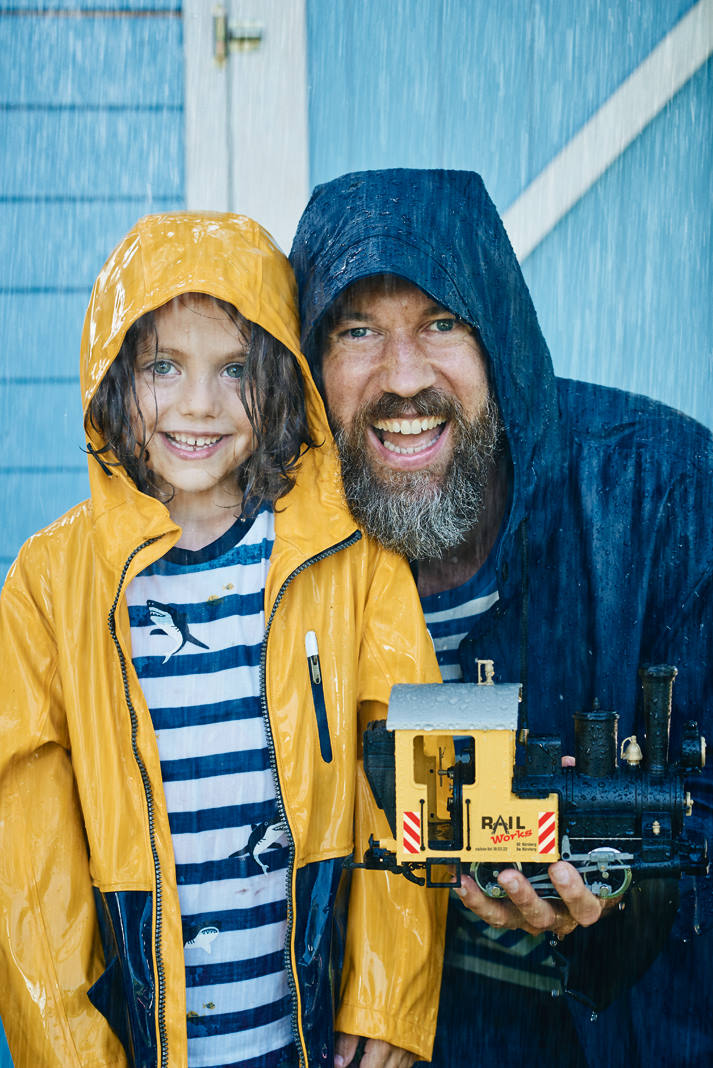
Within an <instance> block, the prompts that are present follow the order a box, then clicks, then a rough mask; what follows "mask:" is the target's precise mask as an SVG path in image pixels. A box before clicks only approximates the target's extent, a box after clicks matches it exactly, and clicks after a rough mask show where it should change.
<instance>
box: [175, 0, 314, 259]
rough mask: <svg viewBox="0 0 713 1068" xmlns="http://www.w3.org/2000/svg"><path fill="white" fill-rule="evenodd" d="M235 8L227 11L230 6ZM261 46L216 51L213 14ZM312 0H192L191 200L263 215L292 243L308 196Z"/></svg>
mask: <svg viewBox="0 0 713 1068" xmlns="http://www.w3.org/2000/svg"><path fill="white" fill-rule="evenodd" d="M226 9H227V11H226ZM221 13H226V14H227V18H228V26H229V29H230V31H231V32H232V33H233V34H236V35H238V34H241V30H242V36H245V37H250V36H253V37H255V38H257V37H260V39H259V41H258V43H257V45H256V47H252V46H250V44H249V43H248V45H247V47H240V46H239V45H238V46H237V47H236V46H235V45H234V46H233V47H232V48H229V49H228V51H227V55H226V59H225V61H224V62H223V63H219V62H217V61H216V59H215V58H214V24H215V23H214V19H215V17H216V15H220V14H221ZM305 20H306V15H305V0H229V3H228V4H226V5H225V7H221V6H220V5H219V6H216V7H213V6H212V5H211V4H210V3H208V2H207V0H184V2H183V40H184V57H185V72H186V81H185V85H186V89H185V94H186V95H185V114H186V204H187V206H188V208H190V209H203V208H205V209H210V210H214V211H235V212H239V213H240V214H243V215H249V216H251V217H252V218H254V219H257V221H258V222H260V223H262V225H263V226H265V227H266V228H267V229H268V230H269V231H270V233H271V234H272V235H273V237H274V238H275V240H276V241H277V243H278V244H279V245H280V247H281V248H282V249H284V250H285V251H286V252H288V251H289V248H290V244H291V241H292V237H293V235H294V232H295V228H296V226H297V221H298V219H299V217H300V215H301V214H302V211H303V209H304V207H305V205H306V203H307V200H308V197H309V141H308V129H307V58H306V49H307V45H306V21H305Z"/></svg>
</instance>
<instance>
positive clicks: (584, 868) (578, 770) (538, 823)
mask: <svg viewBox="0 0 713 1068" xmlns="http://www.w3.org/2000/svg"><path fill="white" fill-rule="evenodd" d="M676 673H677V672H676V669H675V668H673V667H669V666H666V665H659V666H655V667H647V668H642V669H641V671H640V672H639V674H640V676H641V680H642V684H643V689H644V694H643V705H644V723H645V734H646V739H645V744H644V750H643V751H642V747H641V746H640V745H639V743H638V742H637V740H636V737H635V736H632V737H630V738H627V739H625V741H624V742H623V743H622V745H621V764H620V763H618V760H617V757H618V745H617V720H618V715H617V713H616V712H610V711H603V710H601V709H599V708H598V707H596V704H595V708H594V709H593V710H592V711H591V712H576V713H575V715H574V726H575V753H574V756H575V766H574V767H562V751H561V741H560V739H559V738H557V737H550V736H534V735H530V736H529V737H527V738H522V737H521V739H520V741H521V742H523V743H524V744H517V742H516V738H517V736H518V711H519V701H520V692H519V691H520V687H519V686H518V685H517V684H507V683H501V684H498V685H495V684H494V683H493V665H492V662H491V661H478V678H479V680H480V681H479V683H478V684H466V683H462V684H458V685H447V686H444V685H440V686H439V685H433V686H431V685H423V686H395V687H394V688H393V690H392V693H391V699H390V702H389V711H388V717H387V720H386V723H384V722H383V721H382V722H377V723H371V724H369V726H368V728H367V730H366V732H365V734H364V765H365V770H366V774H367V778H368V780H369V784H370V786H371V788H372V791H373V793H374V796H375V798H376V800H377V803H378V804H379V807H380V808H382V809H383V811H384V813H385V815H386V817H387V819H388V822H389V825H390V828H391V832H392V834H393V838H392V839H388V840H386V839H384V840H382V841H375V840H374V839H373V837H372V838H371V839H370V848H369V849H368V851H367V852H366V854H365V856H364V862H363V864H359V865H358V866H359V867H362V866H363V867H367V868H383V869H386V870H390V871H395V872H401V873H403V874H404V875H405V876H406V877H407V878H409V879H411V880H412V881H414V882H418V883H424V882H425V883H426V885H428V886H444V885H450V884H451V878H450V876H451V874H453V875H455V877H456V884H459V882H460V875H461V871H462V870H463V871H468V870H471V873H472V875H473V877H474V879H475V880H476V882H477V884H478V885H479V886H480V888H481V889H482V890H483V891H484V892H485V893H486V894H488V895H489V896H491V897H502V896H504V895H505V892H504V891H503V890H502V889H501V887H500V885H499V884H498V882H497V876H498V873H499V872H500V871H501V870H502V869H503V868H507V867H517V868H520V869H521V870H522V871H523V873H524V874H525V875H526V876H527V877H528V879H529V880H530V882H531V883H532V885H533V887H534V888H535V889H536V891H537V893H538V894H540V895H541V896H543V897H548V896H549V897H555V896H557V895H556V891H555V889H554V887H553V886H552V884H551V883H550V881H549V878H548V875H547V868H548V865H550V864H551V863H553V862H554V861H556V860H560V859H562V860H567V861H569V863H570V864H572V865H574V867H575V868H577V869H578V871H579V872H580V874H581V876H582V878H583V880H584V882H585V883H586V885H587V886H588V888H589V889H590V890H591V891H592V893H594V894H595V895H597V896H598V897H601V898H604V897H610V896H615V895H619V894H623V893H624V892H625V891H626V890H627V889H628V887H629V886H630V884H631V882H632V879H634V878H636V879H641V878H645V877H652V876H656V877H659V878H677V877H679V876H680V875H681V874H705V872H706V871H707V846H706V842H705V840H704V839H703V838H702V837H701V838H700V839H699V838H696V836H695V835H694V834H693V833H690V832H689V833H687V832H686V829H685V827H684V823H685V817H686V816H687V815H690V814H691V809H692V804H693V803H692V800H691V797H690V794H689V793H688V792H687V790H686V788H685V784H684V779H685V777H686V776H688V775H690V774H692V773H695V772H697V771H699V770H700V769H701V768H702V767H703V765H704V763H705V740H704V738H703V737H702V736H701V735H700V733H699V731H698V727H697V724H695V723H693V722H691V723H688V724H686V726H685V728H684V731H683V738H682V746H681V753H680V755H679V758H678V760H677V761H675V762H672V763H670V762H669V758H668V747H669V731H670V722H671V700H672V689H673V680H674V678H675V676H676ZM443 865H446V866H447V868H448V869H449V870H448V871H447V872H446V873H444V872H443V867H442V866H443ZM439 868H440V873H439V871H438V869H439ZM419 872H422V873H423V874H422V875H421V874H418V873H419ZM439 874H440V875H441V878H439Z"/></svg>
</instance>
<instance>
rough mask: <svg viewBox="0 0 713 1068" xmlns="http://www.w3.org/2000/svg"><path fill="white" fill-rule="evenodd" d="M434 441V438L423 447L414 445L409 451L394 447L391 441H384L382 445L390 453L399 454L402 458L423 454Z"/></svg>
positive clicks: (398, 446) (397, 446)
mask: <svg viewBox="0 0 713 1068" xmlns="http://www.w3.org/2000/svg"><path fill="white" fill-rule="evenodd" d="M434 441H435V438H433V439H432V440H431V441H426V442H424V444H423V445H412V446H410V447H409V448H408V449H404V448H402V447H401V446H400V445H392V444H391V442H390V441H382V443H381V444H382V445H383V446H384V448H385V449H388V450H389V452H398V453H400V454H401V455H402V456H413V454H414V453H416V452H423V450H424V449H427V448H429V446H431V445H432V444H433V442H434Z"/></svg>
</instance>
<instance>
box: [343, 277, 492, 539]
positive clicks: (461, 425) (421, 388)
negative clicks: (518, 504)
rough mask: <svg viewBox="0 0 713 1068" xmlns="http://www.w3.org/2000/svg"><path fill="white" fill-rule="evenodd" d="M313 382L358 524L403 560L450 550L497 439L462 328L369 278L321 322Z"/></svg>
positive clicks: (468, 520)
mask: <svg viewBox="0 0 713 1068" xmlns="http://www.w3.org/2000/svg"><path fill="white" fill-rule="evenodd" d="M322 377H323V382H324V390H325V394H326V400H327V407H328V410H329V414H330V419H331V421H332V425H333V428H334V431H335V437H336V439H337V444H338V446H339V450H340V456H341V459H342V469H343V479H344V486H345V492H346V494H347V500H348V502H349V505H350V507H351V509H352V512H353V513H354V515H355V516H356V517H357V519H359V520H360V521H361V522H362V524H363V525H364V526H365V527H366V529H367V530H368V531H369V533H371V534H372V535H373V536H375V537H377V538H378V540H380V541H381V542H382V543H384V544H387V545H389V546H390V547H391V548H396V549H398V551H401V552H404V553H406V554H407V555H409V556H412V557H424V556H438V555H440V554H441V553H443V552H444V551H446V550H447V549H448V548H452V547H453V546H454V545H457V544H458V543H459V541H460V540H462V538H463V537H464V536H465V534H466V533H467V532H468V530H470V529H471V528H472V527H473V525H474V524H475V523H476V522H477V520H478V515H479V514H480V510H481V508H482V500H483V491H484V484H485V480H486V478H487V471H488V466H489V464H490V463H491V461H492V457H493V454H494V452H495V450H496V447H497V443H498V440H499V433H500V424H499V418H498V413H497V409H496V407H495V405H494V403H493V402H492V400H491V398H490V395H489V387H488V375H487V364H486V359H485V356H484V354H483V352H482V351H481V349H480V346H479V344H478V341H477V339H476V337H475V336H474V333H473V331H472V330H471V328H470V327H469V326H468V325H467V324H466V323H464V322H463V321H462V320H460V319H459V318H458V317H457V316H456V315H454V314H453V313H452V312H451V311H449V310H448V309H447V308H444V307H442V306H441V305H439V304H436V303H434V301H433V300H432V298H431V297H429V296H428V295H427V294H425V293H424V292H423V291H422V290H420V289H418V288H417V287H416V286H414V285H412V284H410V283H408V282H405V281H403V280H402V279H399V278H396V277H394V276H390V275H380V276H376V277H373V278H368V279H365V280H363V281H361V282H357V283H355V284H354V285H353V286H351V287H350V288H349V289H347V290H346V291H345V293H344V294H342V296H341V297H340V298H339V300H338V301H337V303H336V305H335V306H334V308H333V309H332V311H331V313H330V317H329V323H328V328H327V333H326V339H325V344H324V348H323V362H322Z"/></svg>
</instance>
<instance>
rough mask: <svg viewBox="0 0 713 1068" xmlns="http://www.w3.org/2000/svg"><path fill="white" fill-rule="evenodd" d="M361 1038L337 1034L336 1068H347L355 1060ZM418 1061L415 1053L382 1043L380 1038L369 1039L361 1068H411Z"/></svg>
mask: <svg viewBox="0 0 713 1068" xmlns="http://www.w3.org/2000/svg"><path fill="white" fill-rule="evenodd" d="M358 1044H359V1038H358V1036H357V1035H347V1034H341V1033H339V1032H337V1035H336V1042H335V1053H334V1066H335V1068H347V1065H349V1064H351V1063H352V1061H353V1060H354V1054H355V1053H356V1050H357V1046H358ZM415 1060H416V1054H415V1053H409V1051H408V1050H406V1049H399V1048H398V1047H397V1046H392V1045H391V1043H390V1042H382V1041H381V1040H380V1039H378V1038H368V1039H367V1040H366V1044H365V1046H364V1054H363V1056H362V1059H361V1068H411V1065H412V1064H413V1063H414V1061H415Z"/></svg>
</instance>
